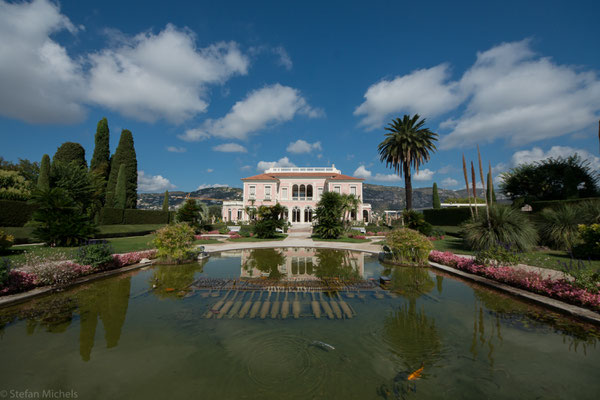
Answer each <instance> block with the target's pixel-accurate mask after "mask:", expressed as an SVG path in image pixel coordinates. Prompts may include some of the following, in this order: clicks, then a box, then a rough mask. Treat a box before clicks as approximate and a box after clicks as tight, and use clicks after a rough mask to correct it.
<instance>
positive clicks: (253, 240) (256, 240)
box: [227, 235, 287, 242]
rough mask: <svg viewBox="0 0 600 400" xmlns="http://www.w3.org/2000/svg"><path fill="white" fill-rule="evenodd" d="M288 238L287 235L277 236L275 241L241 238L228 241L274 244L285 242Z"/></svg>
mask: <svg viewBox="0 0 600 400" xmlns="http://www.w3.org/2000/svg"><path fill="white" fill-rule="evenodd" d="M286 237H287V235H277V237H276V238H273V239H259V238H257V237H241V238H239V239H227V241H229V242H274V241H279V240H283V239H285V238H286Z"/></svg>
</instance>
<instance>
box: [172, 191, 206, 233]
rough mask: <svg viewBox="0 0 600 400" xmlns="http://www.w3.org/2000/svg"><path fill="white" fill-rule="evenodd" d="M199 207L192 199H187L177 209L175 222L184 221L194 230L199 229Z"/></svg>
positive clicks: (200, 217)
mask: <svg viewBox="0 0 600 400" xmlns="http://www.w3.org/2000/svg"><path fill="white" fill-rule="evenodd" d="M200 211H201V208H200V206H199V205H198V203H197V202H196V200H194V199H188V200H186V201H185V203H183V205H182V206H181V207H179V210H177V222H186V223H188V224H189V225H190V226H191V227H193V228H194V229H195V230H196V231H200V223H201V222H202V215H201V214H200Z"/></svg>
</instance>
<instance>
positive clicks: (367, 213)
mask: <svg viewBox="0 0 600 400" xmlns="http://www.w3.org/2000/svg"><path fill="white" fill-rule="evenodd" d="M363 220H364V221H365V222H369V212H368V211H367V210H363Z"/></svg>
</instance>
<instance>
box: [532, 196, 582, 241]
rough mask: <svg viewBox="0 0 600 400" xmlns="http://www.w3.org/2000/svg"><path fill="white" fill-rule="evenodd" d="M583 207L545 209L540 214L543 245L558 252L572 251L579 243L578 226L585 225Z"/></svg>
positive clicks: (565, 206) (539, 222)
mask: <svg viewBox="0 0 600 400" xmlns="http://www.w3.org/2000/svg"><path fill="white" fill-rule="evenodd" d="M581 211H582V207H575V206H569V205H561V206H559V207H556V208H544V209H543V210H542V211H541V212H540V213H539V214H538V221H537V224H538V229H539V232H540V238H541V240H542V243H544V244H546V245H548V246H550V247H551V248H553V249H557V250H566V251H569V252H570V251H571V250H572V249H573V246H574V245H575V244H576V243H577V242H578V241H579V231H578V228H577V226H578V225H579V224H582V223H585V222H586V220H585V217H584V215H582V213H581Z"/></svg>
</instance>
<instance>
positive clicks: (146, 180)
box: [138, 171, 176, 192]
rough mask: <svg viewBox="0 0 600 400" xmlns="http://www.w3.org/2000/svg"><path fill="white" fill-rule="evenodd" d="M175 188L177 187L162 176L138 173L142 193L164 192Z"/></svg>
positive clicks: (139, 187) (139, 188)
mask: <svg viewBox="0 0 600 400" xmlns="http://www.w3.org/2000/svg"><path fill="white" fill-rule="evenodd" d="M175 188H176V186H175V185H173V184H172V183H171V182H169V180H168V179H167V178H164V177H162V176H161V175H146V174H145V173H144V171H138V190H139V191H140V192H162V191H164V190H168V189H175Z"/></svg>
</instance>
